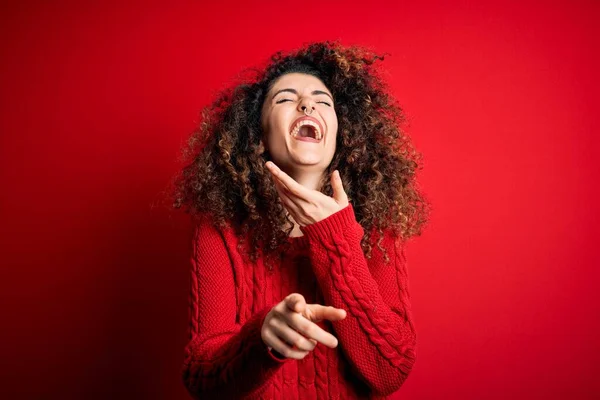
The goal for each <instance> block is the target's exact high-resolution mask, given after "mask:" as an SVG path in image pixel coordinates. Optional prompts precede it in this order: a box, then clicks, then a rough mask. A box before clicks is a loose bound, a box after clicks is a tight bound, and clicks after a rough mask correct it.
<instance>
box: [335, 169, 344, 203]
mask: <svg viewBox="0 0 600 400" xmlns="http://www.w3.org/2000/svg"><path fill="white" fill-rule="evenodd" d="M331 188H332V189H333V198H334V200H335V201H337V202H338V203H339V204H342V205H344V204H346V203H347V202H348V196H347V195H346V192H345V191H344V184H343V182H342V178H341V177H340V171H338V170H337V169H336V170H335V171H333V174H331Z"/></svg>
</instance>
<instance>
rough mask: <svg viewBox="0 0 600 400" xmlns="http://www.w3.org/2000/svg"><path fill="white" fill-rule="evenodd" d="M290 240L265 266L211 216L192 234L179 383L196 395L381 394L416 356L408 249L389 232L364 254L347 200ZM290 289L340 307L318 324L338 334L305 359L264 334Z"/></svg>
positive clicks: (356, 396) (405, 374)
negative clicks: (272, 346) (284, 351)
mask: <svg viewBox="0 0 600 400" xmlns="http://www.w3.org/2000/svg"><path fill="white" fill-rule="evenodd" d="M300 229H301V231H302V233H303V234H304V236H301V237H296V238H289V239H288V240H289V242H290V244H291V247H290V250H289V251H287V252H285V253H283V254H282V257H281V262H280V263H279V265H278V266H276V267H275V268H273V269H272V270H269V269H268V268H267V267H266V266H265V265H264V263H263V259H262V257H259V259H258V260H257V261H256V262H255V263H251V262H248V258H247V257H244V255H242V254H240V253H239V250H238V246H237V245H238V238H237V237H236V235H235V234H234V232H233V230H232V229H218V228H217V227H215V226H214V225H212V224H211V223H210V222H209V221H208V220H205V221H203V222H202V223H200V224H199V225H198V226H197V228H196V230H195V234H194V246H193V248H194V251H193V254H192V257H191V266H192V268H191V291H190V302H189V304H190V309H189V317H190V318H189V320H190V326H189V341H188V344H187V346H186V347H185V351H184V362H183V367H182V377H183V382H184V384H185V386H186V388H187V390H188V391H189V393H190V394H191V395H192V396H193V397H194V398H197V399H217V398H218V399H221V400H222V399H362V398H370V399H385V398H387V396H388V395H390V394H391V393H393V392H395V391H397V390H398V389H399V388H400V386H401V385H402V384H403V383H404V381H405V380H406V378H407V377H408V374H409V373H410V371H411V369H412V367H413V364H414V362H415V357H416V333H415V328H414V324H413V321H412V317H411V310H410V294H409V287H408V273H407V268H406V258H405V255H404V247H403V246H402V245H401V242H400V241H399V240H397V239H395V238H394V237H393V235H392V234H391V233H390V232H387V231H385V232H384V237H383V241H382V247H384V248H385V249H386V252H387V254H388V256H389V258H390V261H389V262H388V263H384V256H383V253H382V252H381V251H380V250H379V249H378V247H377V246H376V245H374V246H373V251H372V257H371V258H370V259H366V258H365V256H364V253H363V251H362V248H361V246H360V242H361V239H362V237H363V235H364V231H363V228H362V226H361V225H360V224H359V223H358V222H357V221H356V218H355V215H354V209H353V207H352V205H351V204H349V205H348V206H347V207H345V208H344V209H342V210H340V211H338V212H336V213H334V214H332V215H330V216H329V217H328V218H325V219H323V220H321V221H319V222H317V223H314V224H312V225H308V226H304V227H301V228H300ZM290 293H300V294H302V295H303V296H304V297H305V299H306V301H307V303H309V304H311V303H317V304H323V305H326V306H333V307H336V308H342V309H344V310H346V315H347V316H346V318H345V319H343V320H341V321H322V322H319V323H318V325H319V326H320V327H321V328H323V329H324V330H326V331H328V332H330V333H331V334H333V335H334V336H335V337H336V338H337V339H338V343H339V344H338V346H337V348H335V349H330V348H328V347H326V346H324V345H323V344H320V343H319V344H317V346H316V347H315V349H314V350H313V351H311V352H310V353H309V354H308V355H307V356H306V357H305V358H304V359H302V360H295V359H287V358H284V357H283V356H282V355H281V354H278V353H277V352H276V351H274V350H269V348H268V347H267V346H266V344H265V343H264V342H263V340H262V338H261V328H262V325H263V322H264V319H265V317H266V316H267V314H268V312H269V311H270V310H271V309H272V308H273V307H274V306H275V305H277V304H278V303H279V302H280V301H282V300H283V299H284V298H285V297H286V296H287V295H289V294H290Z"/></svg>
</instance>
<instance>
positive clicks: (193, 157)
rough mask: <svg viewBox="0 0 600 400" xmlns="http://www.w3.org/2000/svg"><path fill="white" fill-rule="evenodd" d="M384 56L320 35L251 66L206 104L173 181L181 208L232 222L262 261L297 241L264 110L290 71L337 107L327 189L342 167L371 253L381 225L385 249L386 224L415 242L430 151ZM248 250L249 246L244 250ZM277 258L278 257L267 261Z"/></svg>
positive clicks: (423, 215) (423, 218)
mask: <svg viewBox="0 0 600 400" xmlns="http://www.w3.org/2000/svg"><path fill="white" fill-rule="evenodd" d="M383 59H384V55H378V54H375V53H374V52H372V51H370V50H368V49H366V48H364V47H360V46H356V45H353V46H342V45H341V44H340V43H339V41H337V40H336V41H333V42H331V41H324V42H315V43H309V44H306V45H304V46H303V47H302V48H300V49H297V50H294V51H291V52H289V53H287V54H284V53H283V52H282V51H278V52H276V53H275V54H274V55H273V56H271V58H270V60H269V61H267V62H266V65H264V66H262V67H258V68H251V69H247V70H244V71H243V73H248V72H249V73H250V77H249V78H245V79H242V80H241V82H238V83H237V84H235V85H234V86H233V87H229V88H226V89H223V90H221V91H220V92H219V94H218V96H217V98H216V99H215V100H214V102H213V103H212V104H211V105H210V106H208V107H206V108H204V109H203V110H202V113H201V120H200V122H199V124H198V126H197V128H196V129H195V130H194V132H193V134H192V135H191V136H190V138H189V141H188V143H187V144H186V145H185V146H184V149H183V158H182V159H183V161H184V166H183V167H182V169H181V171H180V172H179V173H178V174H177V176H176V177H175V179H174V181H173V186H174V187H173V192H172V194H173V196H174V198H173V206H174V207H175V208H182V207H183V209H184V210H185V211H186V212H188V213H189V214H190V215H192V216H193V217H197V218H204V217H210V218H211V220H212V221H213V223H214V224H216V225H217V226H220V227H224V226H231V227H233V228H234V229H235V231H236V234H237V235H238V236H239V238H240V243H245V241H244V238H245V237H246V236H247V235H248V233H250V235H249V236H248V237H250V243H247V245H248V248H247V250H248V254H249V256H250V259H251V260H253V261H256V259H257V257H258V254H259V252H261V251H262V252H263V253H264V254H265V255H269V254H275V253H276V252H277V251H278V250H281V249H282V248H284V247H285V246H286V245H289V243H288V236H289V233H290V231H291V229H292V227H293V225H292V224H290V228H289V230H288V231H287V232H286V231H284V230H283V229H282V227H283V226H285V225H286V221H287V222H291V221H290V219H289V216H286V212H285V209H284V207H283V204H282V203H281V201H280V199H279V195H278V193H277V191H276V189H275V185H274V183H273V180H272V177H271V175H270V172H269V171H268V170H267V169H266V167H265V163H266V161H268V160H270V154H269V152H268V150H266V149H265V147H264V145H263V142H262V140H261V138H262V137H263V134H264V133H263V131H262V128H261V125H260V117H261V109H262V105H263V102H264V100H265V97H266V95H267V93H268V91H269V89H270V88H271V87H272V85H273V84H274V82H275V81H276V80H277V78H279V77H280V76H282V75H283V74H286V73H291V72H301V73H306V74H311V75H313V76H316V77H317V78H319V79H320V80H321V81H322V82H323V83H324V84H325V86H326V87H327V88H328V89H329V90H330V91H331V93H332V95H333V98H334V102H335V104H336V110H335V111H336V114H337V118H338V135H337V142H336V151H335V155H334V157H333V160H332V161H331V163H330V165H329V167H328V169H327V170H326V171H325V172H324V174H323V178H322V179H321V185H320V188H321V189H320V190H321V192H322V193H324V194H326V195H328V196H332V193H333V190H332V188H331V183H330V180H329V176H330V175H331V173H332V172H333V171H334V170H335V169H337V170H339V172H340V176H341V178H342V181H343V185H344V189H345V191H346V193H347V195H348V198H349V200H350V202H351V203H352V206H353V208H354V210H355V215H356V218H357V221H358V222H359V223H360V224H361V226H362V227H363V229H364V233H365V234H364V236H363V239H362V241H361V247H362V248H363V251H364V253H365V256H366V257H367V258H370V257H371V250H372V245H373V243H374V238H373V237H372V236H375V232H377V234H378V235H379V240H378V241H377V246H378V247H379V249H380V250H382V251H383V254H384V258H385V260H386V262H387V261H389V257H388V255H387V254H386V252H385V250H384V249H383V248H382V247H381V241H382V240H383V230H385V229H391V230H392V231H393V234H394V236H395V237H396V238H401V239H402V240H406V239H408V238H410V237H411V236H415V235H420V234H421V228H422V226H423V225H424V224H425V223H426V222H427V221H428V215H429V203H428V202H427V201H426V199H425V197H424V196H423V195H422V194H421V193H420V191H419V189H418V186H417V182H416V179H415V172H416V170H417V169H419V168H421V164H420V161H421V158H422V157H421V155H420V153H418V152H417V151H416V150H415V149H414V147H413V145H412V143H411V141H410V138H409V137H408V136H407V135H406V134H405V133H404V131H403V129H402V128H401V127H402V126H403V124H404V122H405V117H404V112H403V110H402V108H401V107H400V106H399V105H398V104H397V103H396V101H395V99H394V98H393V97H392V96H391V95H389V94H388V89H387V86H386V84H385V83H384V81H383V79H382V78H380V76H379V73H378V70H377V69H376V64H375V62H376V61H377V60H383ZM242 253H244V252H242ZM267 264H270V263H269V262H267Z"/></svg>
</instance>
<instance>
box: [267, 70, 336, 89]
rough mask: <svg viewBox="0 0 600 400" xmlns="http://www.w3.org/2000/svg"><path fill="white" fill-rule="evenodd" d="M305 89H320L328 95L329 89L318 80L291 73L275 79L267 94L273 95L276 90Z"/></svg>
mask: <svg viewBox="0 0 600 400" xmlns="http://www.w3.org/2000/svg"><path fill="white" fill-rule="evenodd" d="M306 87H307V88H311V89H321V90H323V91H325V92H328V93H329V89H327V86H325V84H324V83H323V82H322V81H321V80H320V79H319V78H317V77H316V76H313V75H309V74H303V73H299V72H291V73H288V74H284V75H282V76H280V77H279V78H277V79H276V80H275V82H274V83H273V85H272V86H271V89H270V90H269V93H274V92H275V91H276V90H279V89H286V88H291V89H296V90H298V91H300V90H302V89H304V88H306Z"/></svg>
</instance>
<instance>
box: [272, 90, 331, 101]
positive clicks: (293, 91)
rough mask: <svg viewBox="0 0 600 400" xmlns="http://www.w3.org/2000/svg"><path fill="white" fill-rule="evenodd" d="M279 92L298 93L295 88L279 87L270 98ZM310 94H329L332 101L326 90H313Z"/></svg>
mask: <svg viewBox="0 0 600 400" xmlns="http://www.w3.org/2000/svg"><path fill="white" fill-rule="evenodd" d="M281 92H290V93H294V94H295V95H296V96H297V95H298V92H297V91H296V89H291V88H287V89H281V90H278V91H277V93H275V94H274V95H273V97H271V98H272V99H274V98H275V96H277V95H278V94H279V93H281ZM311 94H313V95H316V94H324V95H327V96H329V98H330V99H331V100H332V101H333V97H331V95H330V94H329V93H327V92H324V91H322V90H313V91H312V93H311Z"/></svg>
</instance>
